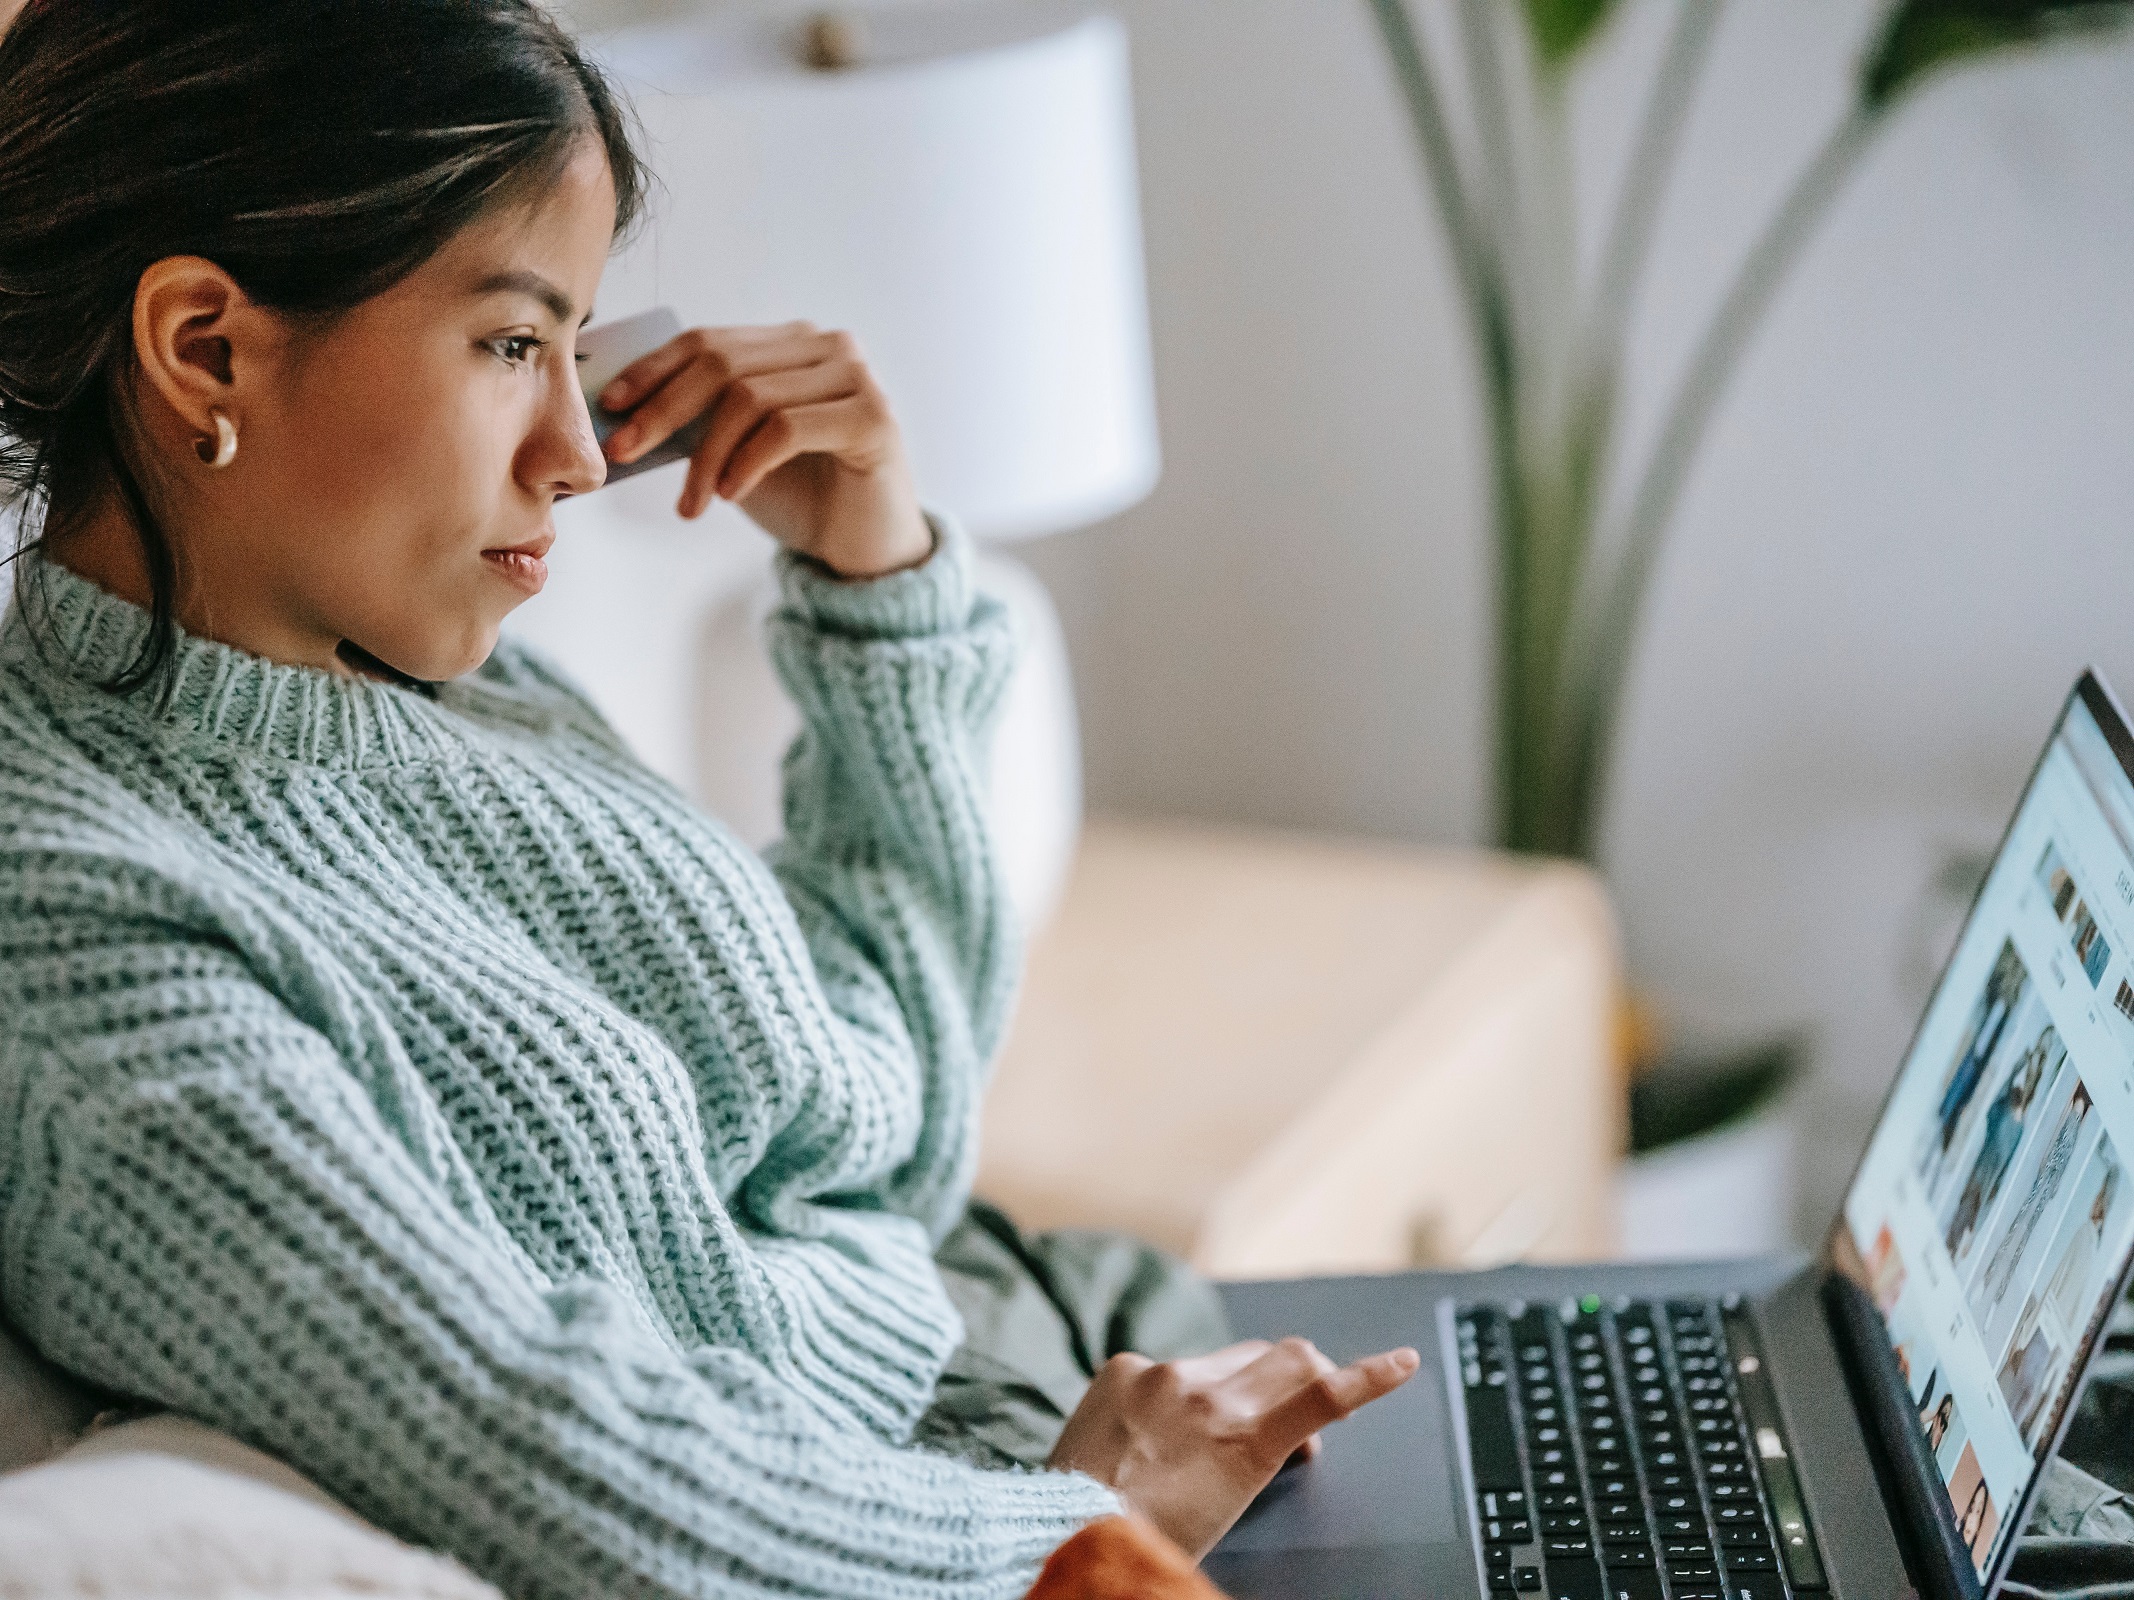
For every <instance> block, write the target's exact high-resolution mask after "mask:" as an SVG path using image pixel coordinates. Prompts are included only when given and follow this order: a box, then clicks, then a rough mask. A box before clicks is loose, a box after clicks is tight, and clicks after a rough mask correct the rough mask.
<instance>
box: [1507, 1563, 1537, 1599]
mask: <svg viewBox="0 0 2134 1600" xmlns="http://www.w3.org/2000/svg"><path fill="white" fill-rule="evenodd" d="M1512 1587H1513V1588H1515V1589H1519V1590H1522V1591H1525V1592H1528V1593H1531V1592H1532V1591H1534V1590H1536V1589H1538V1588H1540V1587H1541V1569H1540V1568H1539V1567H1514V1568H1512Z"/></svg>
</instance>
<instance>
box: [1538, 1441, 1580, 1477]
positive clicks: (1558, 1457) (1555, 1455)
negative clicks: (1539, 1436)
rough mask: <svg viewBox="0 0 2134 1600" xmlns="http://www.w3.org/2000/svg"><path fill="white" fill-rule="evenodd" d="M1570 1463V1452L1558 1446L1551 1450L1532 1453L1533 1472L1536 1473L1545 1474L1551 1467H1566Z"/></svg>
mask: <svg viewBox="0 0 2134 1600" xmlns="http://www.w3.org/2000/svg"><path fill="white" fill-rule="evenodd" d="M1570 1462H1571V1452H1570V1451H1568V1450H1566V1449H1564V1448H1563V1447H1562V1446H1560V1445H1559V1446H1556V1447H1555V1448H1553V1449H1548V1450H1536V1451H1535V1452H1534V1470H1535V1471H1537V1472H1545V1471H1547V1470H1548V1469H1549V1468H1551V1467H1563V1466H1568V1465H1570Z"/></svg>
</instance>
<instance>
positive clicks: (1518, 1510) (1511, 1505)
mask: <svg viewBox="0 0 2134 1600" xmlns="http://www.w3.org/2000/svg"><path fill="white" fill-rule="evenodd" d="M1482 1515H1483V1516H1485V1517H1523V1516H1525V1515H1526V1491H1525V1490H1524V1489H1492V1490H1490V1491H1489V1492H1488V1493H1487V1494H1485V1495H1483V1496H1482Z"/></svg>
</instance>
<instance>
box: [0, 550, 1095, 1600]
mask: <svg viewBox="0 0 2134 1600" xmlns="http://www.w3.org/2000/svg"><path fill="white" fill-rule="evenodd" d="M941 531H942V534H943V538H942V541H941V546H940V548H939V550H938V551H937V553H936V554H935V555H934V557H933V558H932V559H931V560H930V561H929V562H928V563H927V564H926V565H925V566H923V567H920V568H918V569H915V570H913V571H910V572H907V573H902V574H898V575H896V576H892V577H889V578H884V579H880V580H877V581H875V582H872V583H865V584H851V585H847V584H840V583H837V582H835V581H833V580H831V579H829V578H827V577H825V576H822V575H821V574H820V573H819V572H817V571H811V570H810V569H809V568H808V567H807V566H806V565H805V564H804V563H802V562H799V561H797V560H795V559H792V558H790V557H786V558H781V559H782V582H783V586H784V606H783V608H782V609H781V610H780V611H779V612H778V614H777V615H776V616H775V617H774V618H773V619H772V623H771V642H772V649H773V654H774V656H775V659H776V661H777V665H778V668H779V670H780V672H781V674H782V676H783V677H784V679H785V682H786V684H787V686H788V688H789V689H790V690H791V691H792V693H793V695H794V696H795V698H796V699H797V700H798V702H799V704H800V707H801V710H802V713H803V716H804V719H805V724H806V731H805V733H804V734H803V735H802V737H801V739H800V741H799V742H798V743H797V744H796V745H795V747H794V749H793V751H792V753H791V755H790V757H789V758H788V761H787V766H786V824H787V838H786V842H785V843H784V845H783V846H781V847H780V849H779V851H778V852H777V854H776V858H775V864H774V865H771V866H769V867H766V865H765V864H764V863H763V862H762V861H761V860H759V859H758V858H756V857H755V856H753V855H751V854H750V853H749V852H748V851H747V850H745V849H743V848H742V847H741V846H740V845H738V844H737V843H736V842H735V841H734V839H733V838H732V837H730V836H729V835H728V834H727V833H726V832H725V831H724V830H723V829H721V828H720V826H719V825H718V824H717V823H716V822H714V821H712V820H711V819H710V818H708V817H706V816H704V815H703V814H702V813H700V812H698V811H696V810H694V809H693V808H692V807H691V806H690V805H689V803H688V802H687V801H686V800H685V799H684V798H683V797H682V796H681V795H680V794H679V793H677V792H676V791H675V790H674V789H673V788H671V787H669V786H668V785H667V784H665V783H663V782H662V781H661V780H660V779H658V778H657V777H655V776H653V775H652V774H651V773H649V772H647V771H646V770H645V769H644V768H643V767H642V766H640V765H639V764H638V763H637V762H636V761H634V760H632V759H631V757H630V756H629V755H628V754H627V753H626V752H625V751H624V750H623V749H622V747H621V746H620V744H619V743H618V741H617V739H616V737H615V735H614V734H613V733H612V732H611V731H610V730H609V729H608V728H607V727H606V725H605V724H604V723H603V722H602V721H601V719H600V718H599V716H598V715H597V714H596V713H595V712H594V711H593V710H592V709H591V708H590V707H589V706H588V705H587V704H586V702H585V701H584V700H583V699H582V698H580V697H579V696H578V695H577V694H576V693H574V692H573V691H572V689H571V688H570V687H569V686H568V685H567V684H566V683H564V682H562V681H561V680H560V679H559V678H558V677H557V675H556V674H555V673H554V672H553V671H552V670H551V669H550V668H548V667H547V666H545V665H543V663H542V662H541V661H540V660H539V659H538V658H537V657H535V656H534V655H532V654H531V653H529V652H528V651H526V650H524V649H521V648H517V647H515V646H513V645H510V644H508V643H507V644H504V645H502V646H500V647H499V648H498V649H497V651H496V653H495V654H494V655H493V656H492V657H491V658H490V660H489V661H488V663H487V664H486V665H484V666H483V667H482V668H480V669H479V670H478V671H476V672H474V673H472V674H470V675H469V676H468V677H466V678H464V679H461V680H458V681H456V682H453V683H449V684H445V685H442V686H440V687H439V688H438V690H437V692H436V694H435V697H434V699H433V698H431V697H429V696H427V695H425V694H423V693H420V692H418V691H413V690H407V689H401V688H395V687H389V686H387V685H384V684H380V683H377V682H374V681H370V680H351V679H344V678H338V677H334V676H332V675H329V674H326V673H322V672H318V671H314V670H311V669H308V668H301V667H288V666H280V665H276V664H273V663H270V662H267V661H263V660H261V659H259V658H257V657H254V656H249V655H246V654H244V653H242V652H240V651H237V650H234V649H230V648H228V647H226V646H223V645H218V644H214V643H211V642H209V641H206V640H202V639H198V638H191V637H185V638H181V642H180V646H179V651H178V676H177V681H176V694H175V698H174V701H173V704H172V709H171V710H170V712H169V713H168V715H167V716H164V717H162V718H157V717H155V716H154V715H152V714H151V712H150V710H149V708H148V705H147V701H146V697H145V696H142V695H136V696H134V697H131V698H128V699H118V698H114V697H112V696H111V695H109V694H107V693H105V692H104V691H103V690H101V689H99V688H96V687H94V686H93V683H92V682H90V681H87V680H89V679H93V678H95V677H98V676H108V675H109V674H110V672H111V669H112V668H113V667H114V666H116V665H117V664H119V663H121V662H123V661H124V660H125V659H127V658H128V657H129V655H130V653H131V651H132V648H133V646H134V645H135V643H136V642H137V641H138V640H139V638H140V637H141V636H142V633H143V630H144V629H145V627H146V617H145V615H144V614H143V613H142V612H141V611H139V610H138V609H137V608H135V607H133V606H131V605H129V604H127V603H126V602H124V601H121V600H118V599H116V598H114V597H112V596H110V595H108V594H106V593H104V592H103V591H102V590H100V589H98V588H96V587H95V586H93V585H92V584H90V583H88V582H87V581H85V580H83V579H81V578H79V577H77V576H75V575H74V574H72V573H69V572H67V571H65V570H63V569H60V568H58V567H56V566H53V565H51V564H49V563H47V564H45V565H43V567H42V568H41V570H40V571H39V572H38V573H36V574H33V576H34V577H37V578H39V579H40V580H41V581H39V582H35V583H26V584H25V585H23V594H22V595H21V596H19V597H18V599H17V602H16V605H15V607H14V610H13V611H12V612H11V613H10V615H9V616H8V618H7V620H6V623H5V625H4V627H0V1307H4V1309H5V1311H6V1314H7V1315H8V1317H9V1318H10V1320H12V1321H13V1322H15V1323H16V1324H17V1325H18V1326H19V1327H20V1328H21V1329H22V1331H23V1332H24V1333H26V1334H27V1335H28V1337H29V1338H30V1339H31V1341H32V1342H34V1343H35V1344H36V1345H37V1347H38V1348H39V1349H41V1350H42V1351H43V1352H44V1353H45V1354H46V1355H47V1356H48V1357H50V1358H51V1359H52V1360H53V1361H55V1362H56V1363H58V1364H59V1365H60V1366H62V1367H65V1368H67V1369H69V1370H71V1371H72V1372H74V1373H77V1374H79V1375H80V1376H82V1377H84V1378H87V1379H89V1380H92V1381H93V1382H96V1383H99V1384H103V1385H106V1386H108V1387H111V1388H115V1389H118V1390H122V1391H125V1392H127V1393H129V1394H134V1395H139V1396H143V1397H146V1398H148V1399H150V1400H152V1401H155V1402H159V1403H161V1404H164V1405H167V1406H170V1407H172V1408H174V1409H176V1410H178V1411H181V1412H185V1413H188V1414H190V1415H192V1416H194V1417H198V1418H200V1419H202V1420H204V1421H206V1422H209V1423H212V1424H215V1425H217V1426H219V1427H222V1428H226V1429H228V1430H230V1431H231V1432H233V1433H235V1434H237V1435H239V1436H241V1437H242V1438H244V1439H246V1440H249V1441H250V1442H251V1443H253V1444H255V1445H258V1446H259V1447H261V1448H263V1449H265V1450H267V1451H268V1452H270V1453H271V1454H273V1455H275V1456H277V1457H279V1458H281V1459H282V1460H285V1461H287V1462H289V1463H290V1464H291V1465H292V1466H294V1467H296V1468H297V1469H298V1470H300V1471H302V1472H304V1473H305V1474H307V1475H308V1476H310V1477H311V1478H312V1479H314V1480H315V1481H316V1482H318V1483H319V1484H321V1485H322V1486H323V1487H325V1488H326V1489H327V1490H329V1491H330V1492H331V1493H333V1494H335V1495H337V1496H339V1497H340V1498H341V1499H342V1500H343V1501H345V1502H346V1503H347V1504H349V1505H350V1506H352V1507H353V1508H354V1509H355V1510H357V1511H358V1512H360V1513H362V1514H363V1515H364V1516H366V1517H368V1518H370V1519H371V1520H373V1521H375V1522H376V1523H378V1524H380V1525H381V1526H383V1527H385V1528H386V1529H388V1530H390V1531H391V1532H393V1533H395V1534H398V1535H399V1536H401V1537H402V1538H405V1539H408V1540H410V1541H412V1542H415V1543H419V1544H422V1545H427V1546H430V1547H432V1548H435V1549H439V1550H443V1551H447V1552H449V1553H451V1554H452V1555H455V1556H457V1557H459V1558H460V1559H461V1560H462V1561H464V1562H465V1563H466V1564H467V1565H468V1566H469V1567H470V1568H472V1569H473V1570H474V1571H475V1572H477V1573H479V1574H480V1575H481V1576H483V1577H484V1578H487V1579H488V1580H489V1581H491V1582H493V1583H495V1584H496V1585H498V1586H499V1587H500V1588H502V1589H503V1590H505V1591H506V1592H507V1593H508V1594H511V1595H514V1596H517V1597H520V1600H541V1597H548V1596H554V1597H556V1600H621V1597H623V1596H630V1597H633V1600H634V1597H639V1596H681V1595H712V1594H718V1595H727V1594H757V1593H767V1592H776V1593H781V1594H784V1593H800V1594H810V1595H834V1596H839V1597H849V1596H885V1597H887V1596H928V1597H937V1596H949V1595H955V1596H965V1595H970V1596H1006V1595H1013V1594H1017V1593H1019V1592H1020V1591H1021V1590H1022V1589H1024V1588H1025V1587H1027V1586H1028V1584H1029V1582H1030V1581H1031V1580H1032V1578H1033V1577H1034V1575H1035V1573H1036V1569H1037V1566H1038V1564H1039V1563H1040V1561H1041V1560H1042V1558H1043V1557H1044V1555H1045V1554H1046V1552H1048V1551H1049V1550H1051V1549H1052V1548H1053V1547H1054V1546H1056V1545H1057V1544H1059V1543H1060V1541H1061V1540H1063V1539H1064V1538H1065V1537H1066V1536H1067V1535H1068V1534H1070V1533H1071V1532H1073V1531H1074V1530H1075V1529H1076V1528H1077V1527H1079V1526H1081V1525H1082V1524H1083V1523H1085V1522H1087V1521H1089V1520H1090V1519H1092V1518H1094V1517H1097V1516H1100V1515H1103V1514H1105V1513H1106V1512H1109V1511H1113V1510H1116V1509H1117V1503H1116V1501H1115V1500H1114V1499H1113V1497H1112V1495H1111V1493H1110V1492H1109V1491H1108V1490H1106V1489H1104V1488H1103V1487H1102V1486H1100V1485H1098V1484H1096V1483H1094V1482H1092V1481H1091V1480H1089V1479H1087V1478H1081V1477H1073V1476H1068V1475H1064V1474H1057V1473H1002V1472H986V1471H981V1470H979V1469H977V1468H975V1467H972V1466H969V1465H966V1464H964V1463H962V1462H960V1461H957V1460H952V1459H949V1458H947V1457H944V1456H941V1455H936V1454H928V1453H925V1452H922V1451H919V1450H916V1449H913V1448H911V1447H910V1446H909V1443H908V1441H909V1439H910V1437H911V1430H912V1426H913V1423H914V1421H915V1419H916V1418H917V1417H918V1416H919V1414H920V1413H921V1412H922V1411H923V1410H924V1409H925V1408H926V1406H927V1404H928V1402H929V1400H930V1398H931V1396H932V1393H933V1389H934V1384H935V1379H936V1376H937V1374H938V1373H939V1370H940V1368H941V1366H942V1363H943V1362H944V1360H945V1359H946V1358H947V1357H948V1355H949V1354H950V1352H951V1351H952V1349H953V1348H954V1347H955V1345H956V1344H957V1342H958V1340H959V1338H960V1336H961V1330H960V1329H959V1327H958V1324H957V1319H956V1315H955V1313H954V1312H953V1310H952V1309H951V1308H950V1305H949V1302H948V1300H947V1298H946V1297H945V1295H944V1293H943V1291H942V1287H941V1283H940V1279H939V1277H938V1275H937V1274H936V1272H935V1270H934V1268H933V1264H932V1261H931V1254H930V1252H931V1246H932V1244H933V1243H934V1242H935V1241H936V1240H938V1239H939V1237H940V1236H941V1235H942V1233H943V1232H944V1231H945V1230H946V1228H947V1227H948V1225H949V1224H950V1222H951V1221H952V1220H953V1219H954V1218H955V1217H956V1215H957V1214H958V1211H959V1208H960V1207H961V1205H962V1203H963V1200H964V1198H965V1192H966V1187H967V1185H968V1183H969V1179H970V1174H971V1169H972V1161H973V1142H974V1131H975V1117H976V1111H977V1103H978V1095H979V1089H980V1082H981V1077H982V1074H983V1069H984V1066H985V1064H986V1061H987V1059H988V1057H989V1055H990V1053H991V1051H992V1050H993V1047H994V1044H995V1042H996V1040H997V1038H998V1036H999V1033H1000V1030H1001V1027H1002V1024H1003V1020H1004V1014H1005V1011H1006V1008H1007V1005H1008V1001H1009V998H1010V991H1011V987H1012V982H1013V975H1014V959H1015V941H1014V939H1013V936H1012V933H1011V930H1010V927H1009V925H1008V922H1007V919H1006V915H1005V912H1004V909H1003V904H1002V899H1001V888H1000V883H999V879H998V875H997V872H996V870H995V867H994V864H993V861H992V859H991V857H990V855H989V853H988V847H987V838H986V830H985V826H984V822H983V819H982V815H981V809H980V779H979V748H980V740H981V738H982V736H983V732H984V729H985V726H986V724H987V722H988V719H989V717H990V714H991V713H992V712H993V710H994V708H995V706H996V703H997V702H998V700H999V698H1000V694H1001V690H1002V686H1003V683H1004V680H1005V677H1006V674H1007V672H1008V668H1009V662H1010V655H1011V647H1010V646H1011V641H1010V636H1009V632H1008V628H1007V625H1006V621H1005V618H1004V615H1003V613H1002V612H1001V610H1000V609H999V607H998V606H997V605H995V604H993V603H991V602H989V601H987V600H985V599H983V598H979V597H977V596H975V595H974V593H973V591H972V588H971V579H970V558H969V551H968V548H967V545H966V543H965V541H964V539H963V537H962V536H961V535H960V534H958V533H956V531H955V530H954V529H953V527H949V526H945V525H944V526H942V529H941ZM32 559H35V558H32ZM39 595H41V596H42V597H43V602H44V605H43V611H42V615H41V625H40V626H38V627H35V628H32V627H30V626H28V625H27V623H26V620H25V616H24V611H25V608H26V605H27V603H28V602H29V601H30V600H32V599H34V598H36V597H37V596H39Z"/></svg>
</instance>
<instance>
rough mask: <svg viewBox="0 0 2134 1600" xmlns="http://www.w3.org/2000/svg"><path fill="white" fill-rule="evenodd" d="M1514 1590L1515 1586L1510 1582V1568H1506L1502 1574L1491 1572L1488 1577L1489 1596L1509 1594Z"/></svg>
mask: <svg viewBox="0 0 2134 1600" xmlns="http://www.w3.org/2000/svg"><path fill="white" fill-rule="evenodd" d="M1516 1588H1517V1585H1516V1584H1514V1583H1513V1582H1512V1569H1511V1568H1510V1567H1506V1568H1505V1569H1504V1570H1503V1571H1502V1572H1492V1573H1491V1574H1490V1575H1489V1592H1490V1593H1491V1594H1510V1593H1512V1592H1513V1591H1514V1590H1515V1589H1516Z"/></svg>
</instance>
